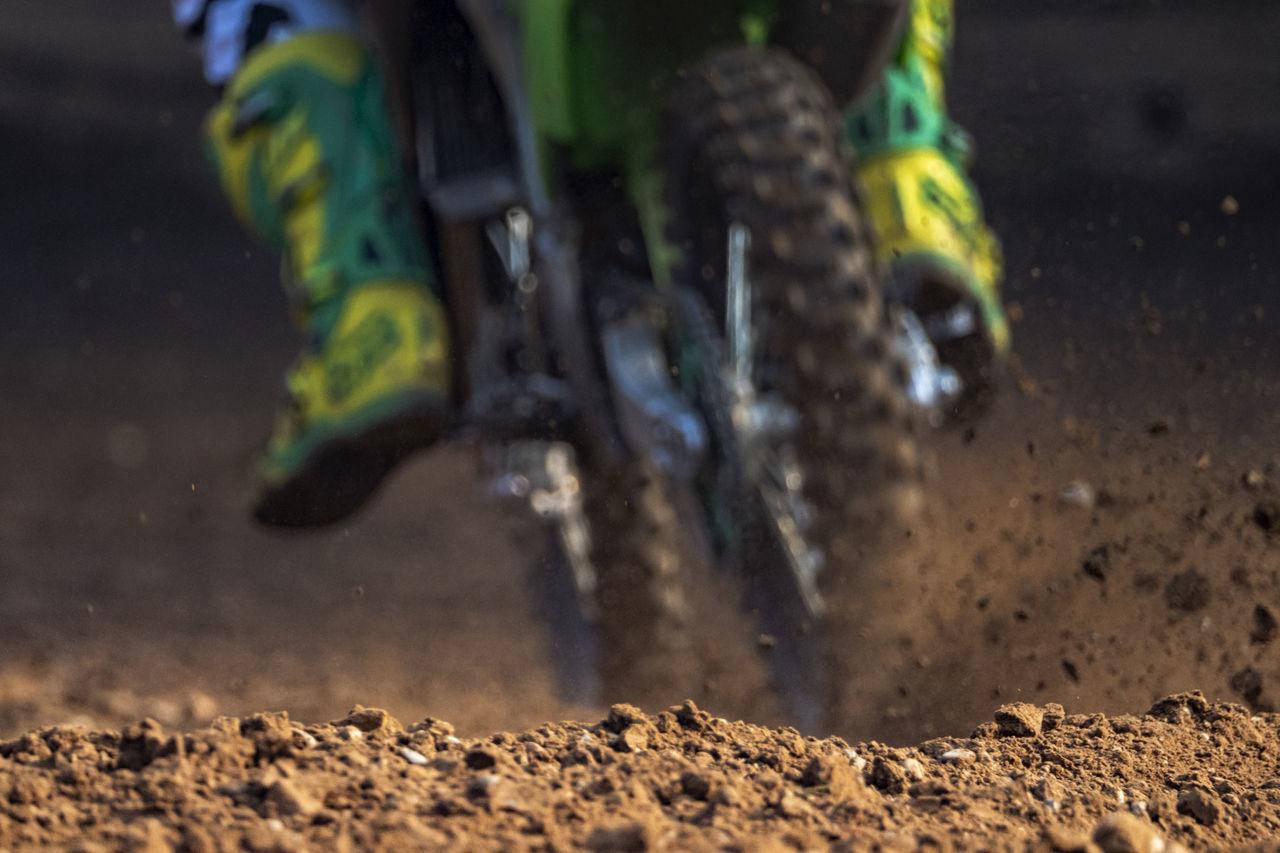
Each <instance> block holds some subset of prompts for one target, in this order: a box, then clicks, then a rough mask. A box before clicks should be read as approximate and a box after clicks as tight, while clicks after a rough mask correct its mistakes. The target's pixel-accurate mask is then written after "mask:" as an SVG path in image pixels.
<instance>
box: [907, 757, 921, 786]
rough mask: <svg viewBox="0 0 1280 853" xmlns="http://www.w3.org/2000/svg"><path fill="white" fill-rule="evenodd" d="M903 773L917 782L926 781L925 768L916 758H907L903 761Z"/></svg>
mask: <svg viewBox="0 0 1280 853" xmlns="http://www.w3.org/2000/svg"><path fill="white" fill-rule="evenodd" d="M902 771H903V772H904V773H906V774H907V776H909V777H911V778H912V779H915V780H916V781H917V782H919V781H920V780H922V779H924V766H923V765H921V764H920V761H919V760H918V759H915V758H906V759H903V761H902Z"/></svg>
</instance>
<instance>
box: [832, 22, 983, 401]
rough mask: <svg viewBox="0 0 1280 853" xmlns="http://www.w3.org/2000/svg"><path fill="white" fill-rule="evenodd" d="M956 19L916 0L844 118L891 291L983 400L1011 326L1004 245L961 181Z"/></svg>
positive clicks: (963, 147) (963, 149) (963, 145)
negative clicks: (949, 80) (881, 67)
mask: <svg viewBox="0 0 1280 853" xmlns="http://www.w3.org/2000/svg"><path fill="white" fill-rule="evenodd" d="M952 15H953V9H952V0H912V9H911V15H910V20H909V25H908V27H907V31H906V33H905V34H904V36H903V39H902V43H901V45H900V46H899V48H898V51H897V53H896V55H895V57H894V59H893V61H892V62H890V63H889V65H888V66H887V67H886V68H885V71H884V73H883V76H882V79H881V80H880V82H879V84H878V85H876V86H875V87H874V88H873V89H872V91H871V92H870V93H869V94H867V95H866V96H864V97H863V98H861V99H859V101H858V102H857V103H856V104H854V105H853V107H852V108H851V109H850V110H849V111H848V113H847V114H846V128H847V132H848V137H849V139H850V141H851V143H852V144H853V147H854V150H855V153H856V155H857V163H858V165H857V173H858V178H859V180H860V182H861V184H862V187H863V190H864V192H865V197H866V201H867V207H868V212H869V215H870V218H871V220H872V223H873V225H874V226H875V229H876V232H877V234H878V242H877V253H878V255H879V259H880V260H881V262H882V263H883V264H884V265H885V266H886V267H887V269H888V270H889V271H890V273H891V276H892V287H893V289H894V290H895V291H896V293H897V295H898V296H900V297H901V298H902V299H903V300H904V302H905V303H906V304H907V305H908V306H909V307H911V308H913V309H914V310H915V311H916V312H917V313H918V314H919V315H920V317H921V319H922V321H923V322H924V324H925V327H926V329H927V330H928V331H929V333H930V337H932V338H933V339H934V342H935V345H936V346H937V349H938V352H939V355H940V357H941V358H942V360H943V361H944V362H945V363H949V364H950V365H951V366H953V367H955V368H956V369H957V370H958V371H959V372H960V374H961V378H962V379H963V380H964V382H965V384H966V386H968V387H969V388H971V389H979V390H984V389H986V388H989V386H990V384H991V381H992V376H991V371H992V369H993V362H994V361H995V360H997V359H998V357H999V356H1001V355H1003V354H1004V353H1005V352H1006V351H1007V350H1008V347H1009V325H1008V322H1007V320H1006V319H1005V315H1004V311H1003V309H1002V307H1001V305H1000V296H999V282H1000V278H1001V273H1002V258H1001V253H1000V246H999V242H998V241H997V239H996V237H995V235H994V234H993V233H992V232H991V230H990V229H989V228H988V227H987V225H986V223H985V222H984V221H983V216H982V205H981V202H980V200H979V198H978V194H977V192H976V190H975V189H974V187H973V184H972V182H971V181H970V180H969V178H968V176H967V175H966V173H965V169H966V166H967V164H968V160H969V159H970V143H969V140H968V137H967V136H966V134H965V133H964V132H963V131H962V130H960V128H958V127H957V126H956V125H955V124H953V123H952V122H951V120H950V119H949V118H948V117H947V113H946V99H945V95H946V74H947V65H948V60H949V54H950V49H951V43H952V34H953V18H952ZM966 306H967V307H966ZM957 307H959V309H960V310H959V311H957V310H956V309H957ZM966 311H969V312H971V315H972V320H973V322H971V323H968V324H966V321H964V320H963V316H964V314H965V312H966Z"/></svg>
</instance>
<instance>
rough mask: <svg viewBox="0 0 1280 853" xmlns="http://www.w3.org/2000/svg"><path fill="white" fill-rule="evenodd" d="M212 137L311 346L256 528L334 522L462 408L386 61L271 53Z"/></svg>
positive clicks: (214, 123) (263, 479)
mask: <svg viewBox="0 0 1280 853" xmlns="http://www.w3.org/2000/svg"><path fill="white" fill-rule="evenodd" d="M207 138H208V142H209V151H210V155H211V160H212V162H213V164H214V166H215V169H216V171H217V173H218V176H219V179H220V180H221V183H222V186H223V189H224V190H225V192H226V194H227V196H228V197H229V198H230V200H231V203H232V206H233V207H234V208H235V211H236V213H237V214H238V215H239V216H240V218H241V219H242V220H244V222H245V223H246V224H247V225H249V227H250V228H251V229H252V230H254V231H255V232H256V233H258V234H259V235H260V236H262V237H263V238H264V239H266V240H267V241H268V242H269V243H271V244H272V245H273V246H275V247H276V248H277V249H279V250H280V251H282V252H283V254H284V258H285V263H284V268H285V272H284V275H285V280H286V289H287V290H288V292H289V295H290V299H291V302H292V305H293V307H294V315H295V319H296V320H297V322H298V323H299V325H300V326H301V327H302V328H303V330H304V331H305V332H306V334H307V340H308V344H307V346H306V348H305V349H304V351H303V353H302V355H301V356H300V357H299V359H298V362H297V363H296V364H295V366H294V367H293V369H292V370H291V371H290V372H289V374H288V376H287V377H286V384H287V386H288V390H289V395H290V400H289V405H288V407H287V409H286V410H285V412H284V413H283V414H282V416H281V417H280V419H279V423H278V425H277V428H276V431H275V433H274V434H273V436H272V438H271V440H270V443H269V445H268V447H267V450H266V452H265V453H264V454H263V455H262V457H261V459H260V461H259V464H258V467H257V470H256V485H257V492H258V494H257V498H256V505H255V514H256V516H257V517H258V519H259V520H260V521H262V522H264V523H267V524H273V525H282V526H310V525H318V524H325V523H329V522H333V521H336V520H338V519H341V518H343V517H345V516H346V515H348V514H349V513H351V512H352V511H354V510H355V509H356V508H358V507H359V506H360V505H361V504H362V503H363V501H364V500H365V499H366V498H367V497H368V496H369V495H370V494H371V493H372V492H373V490H374V489H375V488H376V486H377V485H378V483H379V482H380V481H381V480H382V478H383V476H385V474H386V473H388V472H389V471H390V469H391V468H392V467H393V466H394V465H395V464H396V462H398V461H399V460H400V459H401V458H402V457H403V456H404V455H405V454H406V453H408V452H410V451H411V450H413V449H416V448H418V447H421V446H423V445H425V444H427V443H429V442H431V441H433V440H434V439H435V438H436V437H437V436H438V435H439V433H440V431H441V429H442V428H443V425H444V422H445V414H446V412H447V410H448V404H449V394H450V381H449V380H450V372H449V365H448V331H447V329H448V327H447V323H446V318H445V315H444V311H443V309H442V307H441V303H440V300H439V298H438V297H437V295H436V294H435V292H434V288H433V284H432V282H433V278H432V274H431V266H430V263H429V259H428V255H427V251H426V248H425V245H424V242H423V238H422V235H421V231H420V224H419V221H418V217H417V215H416V212H415V210H414V201H413V198H414V197H413V194H412V192H411V191H410V189H409V186H408V183H407V181H406V178H405V175H404V173H403V172H404V170H403V168H402V165H401V162H400V159H399V155H398V152H397V147H396V143H395V137H394V132H393V129H392V125H391V119H390V115H389V113H388V109H387V104H386V96H385V94H384V89H383V85H382V81H381V76H380V74H379V72H378V69H377V65H376V62H375V60H374V58H373V57H372V56H371V54H370V52H369V51H368V50H367V49H366V48H365V47H364V46H362V45H361V43H360V42H359V41H357V40H356V39H354V38H353V37H351V36H349V35H347V34H344V33H338V32H311V33H304V34H301V35H298V36H295V37H293V38H290V39H288V40H286V41H283V42H280V43H278V44H269V45H263V46H260V47H258V48H256V49H255V50H254V51H252V52H251V53H250V54H249V55H248V57H247V58H246V61H245V63H244V64H243V65H242V66H241V67H240V69H239V70H238V71H237V73H236V75H235V77H233V78H232V80H231V83H230V85H229V86H228V88H227V90H226V92H225V95H224V98H223V100H222V102H221V104H220V105H219V106H218V107H216V108H215V109H214V111H213V112H212V114H211V115H210V117H209V121H208V124H207Z"/></svg>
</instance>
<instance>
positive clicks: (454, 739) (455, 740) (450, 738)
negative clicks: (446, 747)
mask: <svg viewBox="0 0 1280 853" xmlns="http://www.w3.org/2000/svg"><path fill="white" fill-rule="evenodd" d="M444 742H445V743H452V744H455V745H457V744H460V743H462V739H461V738H457V737H454V736H453V735H449V736H447V737H446V738H445V739H444Z"/></svg>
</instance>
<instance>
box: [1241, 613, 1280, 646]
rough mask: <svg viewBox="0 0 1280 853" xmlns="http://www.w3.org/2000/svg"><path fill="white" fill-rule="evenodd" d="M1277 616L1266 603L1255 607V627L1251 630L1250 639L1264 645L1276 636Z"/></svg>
mask: <svg viewBox="0 0 1280 853" xmlns="http://www.w3.org/2000/svg"><path fill="white" fill-rule="evenodd" d="M1277 627H1280V626H1277V624H1276V617H1275V616H1274V615H1272V613H1271V611H1270V610H1269V609H1267V607H1265V606H1264V605H1261V604H1259V605H1256V606H1255V607H1254V608H1253V627H1252V628H1251V629H1250V630H1249V640H1250V641H1251V642H1253V643H1254V644H1256V645H1259V646H1262V645H1266V644H1267V643H1269V642H1271V641H1272V640H1274V639H1275V638H1276V629H1277Z"/></svg>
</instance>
